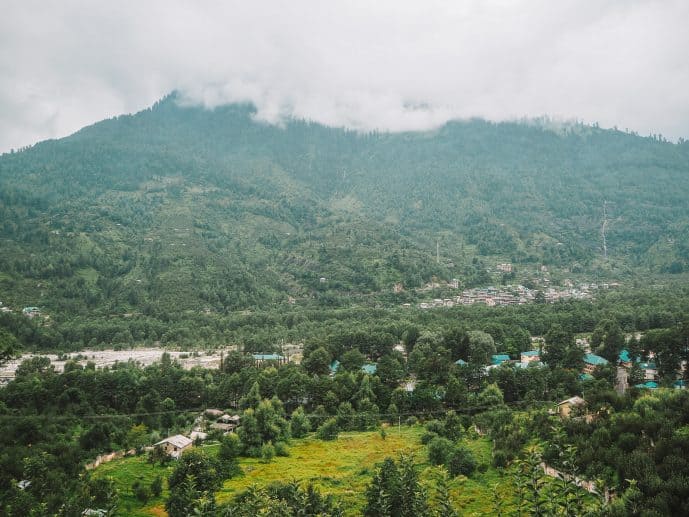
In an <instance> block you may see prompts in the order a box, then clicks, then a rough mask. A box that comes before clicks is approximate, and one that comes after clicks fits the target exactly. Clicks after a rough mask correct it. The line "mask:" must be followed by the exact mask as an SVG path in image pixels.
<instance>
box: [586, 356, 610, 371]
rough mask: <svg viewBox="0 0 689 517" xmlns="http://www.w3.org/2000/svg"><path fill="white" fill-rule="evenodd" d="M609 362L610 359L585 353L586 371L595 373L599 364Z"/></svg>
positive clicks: (602, 364)
mask: <svg viewBox="0 0 689 517" xmlns="http://www.w3.org/2000/svg"><path fill="white" fill-rule="evenodd" d="M606 364H608V360H607V359H605V358H603V357H601V356H599V355H596V354H584V373H593V371H594V370H595V369H596V368H597V367H598V366H604V365H606Z"/></svg>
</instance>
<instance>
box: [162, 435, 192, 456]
mask: <svg viewBox="0 0 689 517" xmlns="http://www.w3.org/2000/svg"><path fill="white" fill-rule="evenodd" d="M192 443H193V442H192V441H191V439H190V438H187V437H186V436H183V435H181V434H176V435H174V436H168V437H167V438H165V439H164V440H160V441H159V442H158V443H156V444H155V445H156V447H160V448H162V449H163V451H165V453H166V454H167V455H168V456H171V457H173V458H179V457H180V456H181V455H182V452H184V451H186V450H187V449H189V448H190V447H191V444H192Z"/></svg>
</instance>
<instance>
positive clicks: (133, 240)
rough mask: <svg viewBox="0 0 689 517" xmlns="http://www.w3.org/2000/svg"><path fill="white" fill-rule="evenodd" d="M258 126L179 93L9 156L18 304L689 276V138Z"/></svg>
mask: <svg viewBox="0 0 689 517" xmlns="http://www.w3.org/2000/svg"><path fill="white" fill-rule="evenodd" d="M254 114H255V109H254V108H253V107H252V106H251V105H229V106H224V107H219V108H216V109H214V110H206V109H203V108H200V107H185V106H181V105H180V104H179V103H178V101H177V97H176V96H175V95H174V94H173V95H170V96H168V97H166V98H165V99H163V100H161V101H160V102H158V103H157V104H155V105H154V106H153V107H151V108H150V109H147V110H144V111H142V112H140V113H137V114H135V115H127V116H120V117H117V118H113V119H110V120H105V121H102V122H99V123H97V124H95V125H93V126H90V127H87V128H84V129H82V130H81V131H79V132H77V133H75V134H74V135H72V136H70V137H67V138H63V139H60V140H55V141H46V142H42V143H40V144H37V145H35V146H33V147H31V148H28V149H24V150H22V151H20V152H16V153H11V154H5V155H3V156H2V157H0V221H2V225H0V239H1V242H2V246H1V248H0V300H2V301H3V302H4V303H5V304H7V305H13V306H16V307H22V306H26V305H36V306H40V307H41V308H43V309H45V310H46V311H48V312H50V313H51V314H55V315H62V317H64V318H67V317H71V316H77V315H82V316H83V315H95V316H108V315H112V314H120V315H121V314H129V313H143V314H156V315H158V316H161V315H170V314H175V313H183V312H185V311H187V312H199V311H206V312H211V313H216V312H217V313H226V312H228V311H236V310H245V309H252V308H257V307H263V308H265V307H270V306H274V305H276V304H284V303H287V301H288V300H291V299H294V300H296V301H297V303H302V302H304V303H307V302H308V303H312V301H313V303H317V304H324V305H332V304H338V303H341V297H342V296H347V297H349V298H350V299H353V300H357V299H368V298H370V297H373V298H374V299H378V300H388V301H391V300H398V301H399V299H402V298H403V297H404V295H401V296H402V298H399V297H398V298H395V297H394V296H392V294H391V288H392V286H393V284H395V283H397V282H401V283H402V284H403V285H404V286H405V288H407V290H408V291H409V290H410V289H411V288H414V287H419V286H422V285H424V284H425V283H426V282H429V281H431V280H432V279H433V278H434V277H435V278H438V279H443V280H449V279H451V278H458V279H459V280H460V282H461V283H462V284H463V285H465V286H470V285H480V284H487V283H491V282H494V281H496V280H498V281H499V278H498V277H496V276H495V275H494V274H489V273H488V272H487V269H490V268H494V267H495V264H496V263H497V262H506V261H509V262H512V263H513V264H514V267H515V270H516V271H517V274H516V275H515V281H517V280H525V279H526V280H528V278H529V277H530V276H533V275H534V274H535V272H536V271H537V270H538V267H539V266H540V265H541V264H545V265H547V266H549V268H550V269H551V271H553V272H554V276H553V278H554V279H555V281H557V279H558V278H564V277H565V276H577V275H578V276H579V277H581V278H585V277H586V276H587V275H588V276H589V277H591V278H610V279H612V278H629V277H630V276H631V275H639V274H641V275H653V274H660V273H681V272H682V271H684V270H689V242H688V236H689V202H687V199H689V197H688V194H689V143H686V142H681V143H679V144H673V143H669V142H666V141H664V140H662V139H660V138H654V137H648V138H642V137H639V136H637V135H634V134H628V133H624V132H621V131H616V130H603V129H600V128H597V127H591V126H585V125H581V124H573V125H561V126H558V127H556V128H555V129H553V128H551V127H548V126H547V125H546V124H543V123H537V122H529V123H516V122H515V123H499V124H496V123H491V122H486V121H483V120H471V121H456V122H451V123H448V124H446V125H444V126H443V127H441V128H439V129H438V130H436V131H432V132H423V133H421V132H418V133H414V132H410V133H396V134H393V133H369V134H361V133H357V132H353V131H347V130H344V129H338V128H329V127H324V126H321V125H318V124H314V123H309V122H305V121H298V120H290V121H287V122H286V123H285V124H284V126H273V125H266V124H263V123H260V122H257V121H255V120H254V117H253V115H254ZM604 212H605V215H604ZM604 218H605V219H607V222H606V223H605V226H606V232H605V233H606V235H605V237H606V245H607V246H606V247H607V257H604V253H603V249H602V242H603V241H602V235H601V229H602V227H603V220H604ZM438 259H439V260H438ZM558 275H559V276H558ZM407 296H409V294H407ZM294 300H292V301H294ZM161 317H162V316H161Z"/></svg>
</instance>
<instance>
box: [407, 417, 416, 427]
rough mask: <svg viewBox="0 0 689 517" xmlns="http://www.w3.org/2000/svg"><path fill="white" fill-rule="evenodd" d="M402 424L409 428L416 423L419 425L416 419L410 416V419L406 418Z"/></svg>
mask: <svg viewBox="0 0 689 517" xmlns="http://www.w3.org/2000/svg"><path fill="white" fill-rule="evenodd" d="M404 423H405V424H407V425H408V426H410V427H411V426H413V425H416V424H418V423H419V419H418V418H416V417H415V416H410V417H408V418H407V419H406V420H405V421H404Z"/></svg>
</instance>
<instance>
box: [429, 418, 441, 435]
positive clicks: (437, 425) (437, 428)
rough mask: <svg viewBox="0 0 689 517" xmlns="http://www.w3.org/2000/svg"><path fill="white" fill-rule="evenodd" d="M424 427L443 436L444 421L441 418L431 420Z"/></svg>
mask: <svg viewBox="0 0 689 517" xmlns="http://www.w3.org/2000/svg"><path fill="white" fill-rule="evenodd" d="M424 427H425V428H426V431H428V432H429V433H435V434H437V435H439V436H442V435H443V434H444V428H443V423H442V422H440V421H439V420H431V421H430V422H428V423H427V424H426V425H425V426H424Z"/></svg>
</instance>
